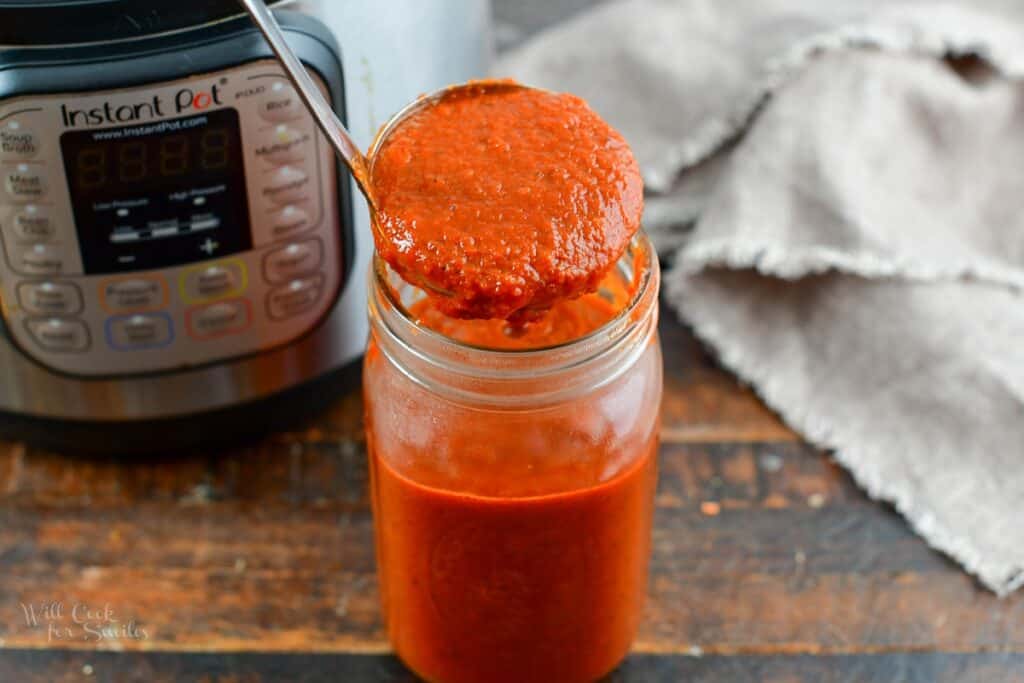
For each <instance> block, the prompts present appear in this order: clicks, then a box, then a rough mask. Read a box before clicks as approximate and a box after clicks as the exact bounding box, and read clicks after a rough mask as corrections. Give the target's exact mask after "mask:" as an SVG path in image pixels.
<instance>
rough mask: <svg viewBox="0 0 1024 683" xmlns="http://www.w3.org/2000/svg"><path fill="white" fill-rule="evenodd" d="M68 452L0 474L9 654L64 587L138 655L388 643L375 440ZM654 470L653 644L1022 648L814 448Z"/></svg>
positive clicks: (1012, 629) (756, 451)
mask: <svg viewBox="0 0 1024 683" xmlns="http://www.w3.org/2000/svg"><path fill="white" fill-rule="evenodd" d="M55 458H56V456H40V457H39V458H35V457H29V458H25V459H24V460H23V462H22V464H20V465H19V466H18V469H19V471H20V474H18V476H17V478H16V479H14V478H10V477H9V478H8V479H7V480H6V481H5V480H2V479H0V482H2V483H0V490H7V491H9V492H8V493H7V494H5V496H4V498H3V499H2V500H3V503H4V504H3V506H0V639H3V641H4V642H5V644H6V645H7V646H8V647H45V646H51V647H63V646H65V645H64V644H53V643H48V642H47V639H46V632H45V630H43V629H40V628H30V627H28V626H27V625H26V624H25V623H24V619H23V618H21V614H22V612H21V604H22V603H24V604H32V605H39V604H41V603H44V602H48V601H62V602H64V604H65V605H66V606H70V605H72V604H73V603H75V602H83V603H87V604H89V605H103V604H104V603H110V604H111V606H112V608H113V609H114V610H115V611H116V612H117V613H118V614H119V615H120V617H121V618H122V619H125V620H128V619H134V620H135V621H136V624H137V625H138V626H139V627H140V628H145V629H146V630H147V633H148V637H147V638H146V639H144V640H140V641H133V640H131V639H122V641H121V642H119V643H118V644H117V646H118V647H123V648H127V649H131V648H146V649H160V650H167V649H202V650H248V651H252V650H266V651H288V650H296V649H306V650H311V651H322V652H353V651H354V652H383V651H386V649H387V644H386V642H385V639H384V634H383V628H382V625H381V624H380V621H379V613H378V609H377V592H376V580H375V577H374V573H373V571H374V557H373V550H372V524H371V518H370V513H369V509H368V501H367V499H366V464H365V455H364V453H363V452H362V448H361V446H359V445H353V444H351V443H349V444H348V445H346V446H344V447H342V446H339V445H337V444H334V445H331V444H329V443H327V442H318V443H314V444H304V445H301V446H300V447H298V448H296V449H288V451H286V452H283V453H282V452H281V449H278V448H274V447H268V448H255V449H251V450H249V451H245V452H239V453H236V454H231V455H226V456H224V457H219V458H199V459H197V460H195V461H186V462H185V463H184V464H183V465H181V466H177V465H175V464H173V463H166V462H140V463H137V464H135V465H132V466H122V465H117V464H115V463H98V462H95V461H87V462H83V463H78V462H75V463H74V464H71V465H67V466H68V467H71V468H72V469H73V468H75V467H82V468H85V470H82V471H77V472H73V473H72V474H70V475H68V476H67V477H59V476H55V474H54V472H53V471H52V470H53V469H54V468H57V469H58V470H59V465H58V461H60V459H56V460H54V459H55ZM661 463H662V478H661V483H660V486H659V490H658V494H657V500H656V502H657V522H656V531H655V539H654V541H655V542H654V555H653V559H652V582H651V595H650V600H649V602H648V606H647V612H646V617H645V620H644V625H643V627H642V630H641V633H640V636H639V639H638V642H637V649H638V650H639V651H641V652H650V653H685V652H687V651H689V649H690V648H692V647H699V648H701V649H702V650H703V651H705V652H708V653H747V654H760V653H778V652H784V653H819V652H825V653H856V652H877V651H890V650H893V649H895V650H921V649H945V650H953V651H963V652H977V651H990V650H1010V651H1020V652H1024V629H1022V628H1021V625H1022V624H1024V613H1022V612H1024V600H1021V599H1020V598H1011V599H1008V600H1004V601H1000V600H997V599H995V598H994V597H993V596H992V595H990V594H988V593H986V592H985V591H983V590H981V589H979V588H978V587H977V586H976V585H975V584H974V583H973V582H972V581H971V580H970V579H969V578H968V577H966V576H964V575H963V573H962V572H961V571H960V570H959V569H958V568H956V567H955V566H953V565H952V564H951V563H950V562H948V561H947V560H945V559H944V558H942V557H941V556H939V555H938V554H936V553H934V552H933V551H931V550H930V549H928V548H927V547H926V545H925V544H924V543H923V542H922V541H921V540H920V539H918V538H917V537H916V536H914V535H913V534H912V533H911V531H910V530H909V529H908V528H907V527H906V525H905V523H904V522H903V521H902V520H901V519H900V518H899V517H898V516H897V515H895V513H893V512H892V511H891V510H889V509H888V508H886V507H885V506H881V505H877V504H874V503H871V502H870V501H867V500H866V498H865V497H864V496H863V494H861V493H860V492H859V491H857V489H856V488H855V487H854V486H853V485H852V483H851V482H850V481H849V480H848V478H847V477H846V475H844V474H843V473H842V472H841V471H840V470H839V469H838V468H837V467H836V466H834V465H833V464H831V463H830V462H829V461H828V460H827V459H826V458H824V457H823V456H821V455H820V454H818V453H816V452H815V451H814V450H813V449H811V448H809V447H807V446H803V445H800V444H795V443H781V444H733V445H727V444H714V445H706V444H687V445H673V444H669V445H667V446H665V447H664V448H663V449H662V461H661ZM90 468H100V470H96V469H90ZM12 482H13V483H12ZM67 646H71V647H95V643H86V644H82V643H78V642H71V643H68V644H67Z"/></svg>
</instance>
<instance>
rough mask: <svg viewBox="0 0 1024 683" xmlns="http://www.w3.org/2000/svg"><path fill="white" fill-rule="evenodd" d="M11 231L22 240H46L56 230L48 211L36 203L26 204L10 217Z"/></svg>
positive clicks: (50, 237)
mask: <svg viewBox="0 0 1024 683" xmlns="http://www.w3.org/2000/svg"><path fill="white" fill-rule="evenodd" d="M10 225H11V232H13V233H14V237H15V238H16V239H18V240H21V241H23V242H48V241H50V240H51V239H53V236H54V233H55V232H56V230H55V228H54V225H53V221H52V220H51V219H50V212H49V210H47V209H46V207H43V206H39V205H38V204H26V205H25V206H23V207H21V208H19V209H18V210H17V211H15V212H14V214H13V215H12V216H11V218H10Z"/></svg>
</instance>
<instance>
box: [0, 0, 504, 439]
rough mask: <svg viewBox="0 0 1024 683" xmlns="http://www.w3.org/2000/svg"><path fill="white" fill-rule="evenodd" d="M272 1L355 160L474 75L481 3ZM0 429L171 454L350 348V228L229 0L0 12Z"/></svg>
mask: <svg viewBox="0 0 1024 683" xmlns="http://www.w3.org/2000/svg"><path fill="white" fill-rule="evenodd" d="M279 4H280V5H287V6H286V7H278V6H275V13H276V14H277V17H278V20H279V22H280V23H281V24H282V27H283V29H284V31H285V33H286V35H287V37H288V40H289V44H290V45H291V46H292V47H293V49H294V50H295V51H296V52H297V54H298V55H299V57H300V58H301V59H302V60H303V62H304V63H305V64H306V65H307V68H308V69H309V70H310V71H311V73H312V74H313V75H314V77H315V80H316V81H317V83H318V85H319V86H320V88H321V89H322V90H323V91H324V93H325V95H327V96H328V98H329V99H330V100H331V102H332V103H333V104H334V106H335V108H336V110H337V111H338V113H339V114H340V115H341V118H342V119H343V120H344V121H345V122H346V123H347V125H348V127H349V128H350V130H351V131H352V133H353V135H354V136H355V137H356V139H357V140H358V141H359V142H360V144H361V145H363V146H364V147H365V146H367V145H368V143H369V141H370V139H371V137H372V134H373V132H374V131H375V130H376V128H377V127H378V126H379V125H380V124H382V123H383V122H384V121H385V120H386V119H387V117H388V116H389V115H390V114H391V113H392V112H394V111H396V110H397V109H399V108H400V107H401V106H402V105H404V104H405V103H407V102H408V101H409V100H411V99H413V98H414V97H415V96H416V95H417V94H419V93H422V92H428V91H431V90H434V89H436V88H438V87H440V86H443V85H446V84H448V83H453V82H459V81H465V80H467V79H470V78H474V77H479V76H482V75H483V74H484V73H485V72H486V67H487V63H486V62H487V57H488V54H489V47H490V46H489V39H490V34H489V30H488V22H489V16H490V15H489V7H488V4H487V2H486V0H445V1H444V2H441V1H439V0H436V1H429V2H423V1H418V0H407V1H396V0H392V1H391V2H388V3H378V2H375V1H374V0H344V1H343V2H337V1H336V0H324V1H323V2H306V3H294V4H287V3H279ZM0 241H2V258H0V304H2V322H0V432H2V433H3V435H4V436H5V437H7V438H19V439H24V440H28V441H30V442H34V443H39V444H42V445H49V446H55V447H62V448H74V449H84V450H96V451H104V452H125V451H140V450H154V449H156V450H169V449H176V448H183V447H190V446H194V445H198V444H209V443H212V442H216V441H224V440H229V439H234V438H237V437H238V436H240V435H241V434H243V433H250V432H252V431H260V430H265V429H270V428H276V427H281V426H285V425H287V424H288V423H290V422H291V421H292V420H294V419H295V418H296V417H298V416H300V415H303V414H308V413H309V412H310V411H313V410H316V409H317V408H319V407H320V406H321V405H322V404H324V403H326V401H329V400H330V399H331V398H332V397H333V396H336V395H337V393H338V391H339V390H340V388H339V387H340V386H342V385H343V384H344V383H345V382H346V379H347V378H350V377H351V376H352V374H353V373H352V372H351V370H352V368H353V367H355V366H357V365H358V360H359V358H360V356H361V353H362V349H363V346H364V344H365V341H366V334H367V323H366V312H365V310H366V308H365V307H366V292H365V281H366V278H365V276H364V275H365V270H366V268H367V264H368V262H369V259H370V256H371V253H372V249H373V244H372V240H371V237H370V234H369V221H368V213H367V208H366V206H365V204H364V203H363V200H362V198H361V196H360V195H359V194H358V192H356V191H355V190H354V185H353V183H352V180H351V178H350V176H349V175H348V172H347V170H345V169H344V168H343V167H342V166H340V165H339V164H338V162H337V160H336V159H335V158H334V156H333V154H332V151H331V149H330V148H329V146H328V144H327V143H326V141H325V140H324V139H323V137H322V134H321V133H320V132H319V131H318V130H317V128H316V126H315V124H314V123H313V120H312V118H311V117H310V115H309V114H308V113H307V111H306V110H305V108H304V107H303V105H302V103H301V101H300V100H299V98H298V97H297V96H296V94H295V92H294V91H293V89H292V88H291V86H290V85H289V83H288V81H287V79H286V78H285V76H284V73H283V71H282V69H281V68H280V67H279V66H278V64H277V63H276V62H275V61H274V59H273V58H272V55H271V52H270V49H269V47H268V46H267V45H266V44H265V43H264V41H263V39H262V37H261V36H260V35H259V33H258V32H257V31H256V29H255V27H253V26H252V24H251V23H250V22H249V20H248V18H247V17H245V16H243V14H242V12H241V9H240V7H239V6H238V5H237V4H236V3H235V2H234V1H233V0H228V1H226V2H225V1H212V0H199V1H193V2H190V1H187V0H169V1H168V0H158V1H152V2H147V1H144V0H79V1H77V2H76V1H72V2H50V1H42V2H27V1H25V0H14V1H13V2H10V1H6V0H0Z"/></svg>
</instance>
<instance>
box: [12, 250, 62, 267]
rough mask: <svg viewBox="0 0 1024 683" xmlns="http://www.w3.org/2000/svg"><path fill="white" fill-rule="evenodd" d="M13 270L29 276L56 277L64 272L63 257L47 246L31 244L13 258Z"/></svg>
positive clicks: (57, 251)
mask: <svg viewBox="0 0 1024 683" xmlns="http://www.w3.org/2000/svg"><path fill="white" fill-rule="evenodd" d="M14 269H15V270H17V271H19V272H21V273H27V274H29V275H58V274H60V273H61V272H63V270H64V255H63V254H61V253H60V251H59V250H58V249H57V248H56V247H54V246H52V245H49V244H33V245H32V246H30V247H27V248H25V249H22V250H21V251H20V252H19V253H18V255H17V257H16V258H15V263H14Z"/></svg>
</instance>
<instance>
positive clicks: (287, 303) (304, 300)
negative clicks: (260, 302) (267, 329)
mask: <svg viewBox="0 0 1024 683" xmlns="http://www.w3.org/2000/svg"><path fill="white" fill-rule="evenodd" d="M323 284H324V278H323V275H314V276H313V277H306V278H300V279H298V280H292V281H291V282H289V283H288V284H286V285H284V286H283V287H278V288H276V289H272V290H270V293H269V294H267V315H268V316H270V318H271V319H273V320H283V319H284V318H291V317H293V316H296V315H299V314H300V313H305V312H306V311H308V310H310V309H311V308H313V306H314V305H315V304H316V302H317V300H318V299H319V298H320V293H321V291H322V290H323Z"/></svg>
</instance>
